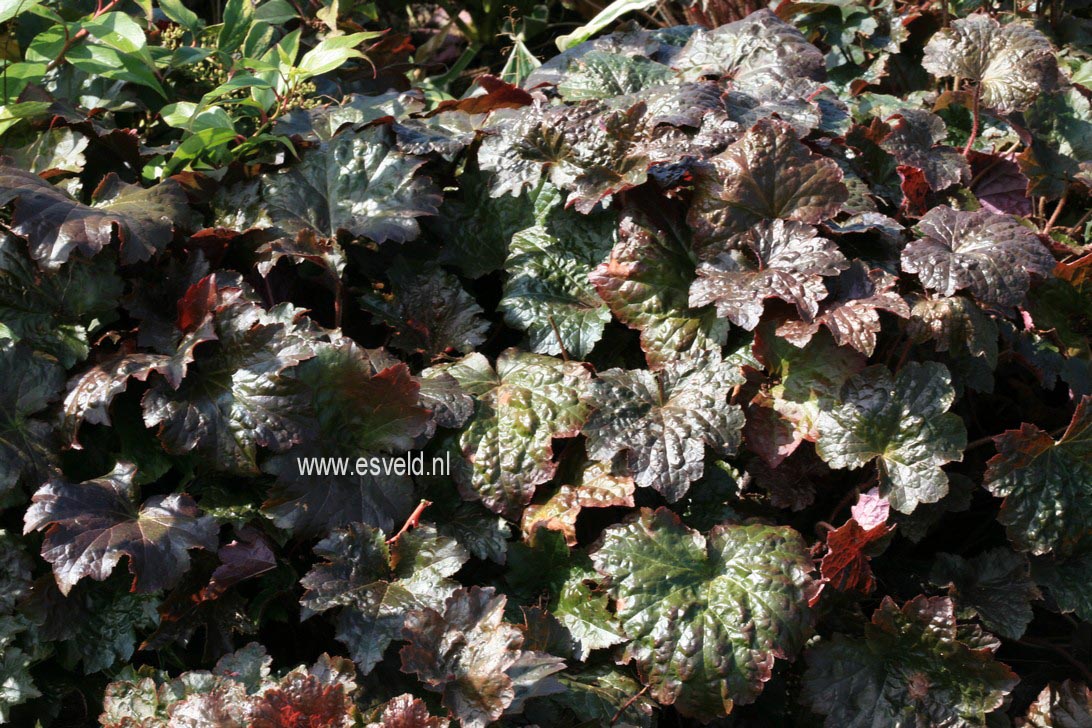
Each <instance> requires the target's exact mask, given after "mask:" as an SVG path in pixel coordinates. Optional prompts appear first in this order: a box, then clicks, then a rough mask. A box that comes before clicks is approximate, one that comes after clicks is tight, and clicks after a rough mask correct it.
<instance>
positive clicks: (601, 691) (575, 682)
mask: <svg viewBox="0 0 1092 728" xmlns="http://www.w3.org/2000/svg"><path fill="white" fill-rule="evenodd" d="M558 682H560V683H561V684H562V685H563V686H564V687H565V690H564V692H560V693H557V694H556V695H551V696H548V697H546V698H544V699H543V700H541V701H538V702H537V703H533V704H532V705H531V706H529V707H528V709H527V714H528V717H529V718H530V719H532V720H537V721H538V723H539V725H543V724H547V725H548V724H555V725H573V726H578V725H605V724H608V723H611V722H612V721H614V720H615V718H616V717H617V719H618V721H617V722H616V723H615V725H626V726H633V727H634V728H652V725H653V710H654V708H655V707H656V703H655V702H654V701H653V700H652V699H651V698H650V697H648V696H647V695H645V694H644V693H643V692H642V690H641V685H640V683H638V682H637V681H636V680H634V679H633V678H632V677H630V675H629V674H628V673H626V672H623V671H621V670H619V669H617V668H613V667H611V666H609V665H607V666H595V667H591V668H590V669H586V670H583V671H581V672H579V673H572V672H568V671H566V672H564V673H562V674H561V675H560V676H559V677H558ZM635 696H636V697H635ZM559 712H560V713H561V714H562V715H565V716H568V715H571V716H572V722H571V723H565V722H560V721H559V715H558V713H559Z"/></svg>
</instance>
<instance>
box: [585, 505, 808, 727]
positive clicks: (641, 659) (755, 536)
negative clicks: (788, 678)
mask: <svg viewBox="0 0 1092 728" xmlns="http://www.w3.org/2000/svg"><path fill="white" fill-rule="evenodd" d="M592 561H593V562H594V564H595V568H596V569H597V570H598V571H599V572H601V573H602V574H604V575H605V576H607V577H609V578H610V584H611V593H612V594H613V595H614V596H615V597H616V599H617V613H618V618H619V620H620V621H621V623H622V626H623V628H624V629H625V631H626V634H627V635H628V636H629V637H630V638H632V640H633V641H632V642H630V643H629V645H628V647H627V650H626V654H625V657H626V658H627V659H635V660H636V661H637V668H638V670H640V673H641V677H642V680H643V681H644V682H645V683H646V684H647V685H649V686H651V690H650V694H651V695H652V697H654V698H655V699H656V700H658V701H659V702H660V703H663V704H665V705H670V704H674V705H675V706H676V707H677V708H678V710H679V711H680V712H682V713H683V714H684V715H689V716H692V717H694V718H697V719H699V720H702V721H709V720H711V719H712V718H715V717H717V716H722V715H725V714H727V713H729V712H730V711H731V710H732V707H733V706H734V705H735V704H736V703H739V704H746V703H750V702H753V701H754V700H755V698H757V697H758V695H759V693H761V691H762V687H763V683H765V682H766V681H767V680H769V679H770V676H771V674H772V670H773V666H774V661H775V658H778V657H780V658H783V659H791V658H793V657H794V656H795V655H796V653H797V651H798V650H800V649H801V648H802V647H803V645H804V641H805V640H806V639H807V637H808V636H809V634H810V631H811V623H812V613H811V611H810V609H809V608H808V598H809V597H810V595H811V593H812V592H813V591H814V587H815V583H814V582H813V581H812V578H811V570H812V565H811V559H810V558H809V557H808V555H807V549H806V547H805V545H804V542H803V539H802V538H800V535H799V534H798V533H796V531H794V530H792V529H791V528H787V527H774V526H764V525H758V524H755V525H748V526H742V525H724V526H717V527H716V528H714V529H713V530H712V531H711V532H710V533H709V535H708V536H702V535H701V534H700V533H698V532H696V531H692V530H690V529H689V528H687V527H686V526H684V525H683V524H682V523H681V522H680V521H679V519H678V517H677V516H675V515H674V514H673V513H671V512H670V511H668V510H666V509H662V508H661V509H660V510H658V511H655V512H653V511H650V510H647V509H643V510H642V511H641V513H640V515H639V516H638V517H637V518H636V519H635V520H631V521H630V522H628V523H626V524H624V525H618V526H612V527H611V528H608V529H607V530H606V532H605V533H604V535H603V541H602V545H601V546H600V547H599V549H598V550H596V551H595V552H594V553H593V554H592Z"/></svg>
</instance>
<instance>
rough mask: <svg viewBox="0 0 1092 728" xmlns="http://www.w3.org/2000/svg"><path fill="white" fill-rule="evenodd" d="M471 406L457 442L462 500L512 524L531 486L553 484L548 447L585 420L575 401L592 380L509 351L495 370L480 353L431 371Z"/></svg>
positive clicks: (573, 368)
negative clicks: (446, 377)
mask: <svg viewBox="0 0 1092 728" xmlns="http://www.w3.org/2000/svg"><path fill="white" fill-rule="evenodd" d="M434 371H443V372H446V373H448V374H450V375H451V376H453V377H455V379H456V380H457V381H458V382H459V385H460V386H462V388H463V389H465V390H466V391H467V392H469V393H471V394H473V395H474V397H475V398H476V399H477V401H478V404H477V410H476V411H475V413H474V416H473V418H472V419H471V420H470V422H469V423H468V424H467V426H466V427H465V428H464V429H463V432H462V434H461V435H460V437H459V446H460V448H461V449H462V453H463V457H464V458H465V460H466V462H465V465H462V467H458V468H456V469H455V473H454V475H455V477H456V479H457V480H458V481H459V485H460V488H461V489H462V490H463V494H464V495H465V496H466V497H468V498H472V499H480V500H481V501H482V503H484V504H485V506H486V507H487V508H489V509H490V510H491V511H493V512H495V513H499V514H501V515H504V516H507V517H509V518H513V519H515V518H518V516H519V514H520V512H521V511H522V510H523V507H524V506H525V505H527V504H528V503H529V502H530V501H531V496H532V495H533V494H534V490H535V486H536V485H539V484H541V483H545V482H546V481H547V480H549V479H550V478H552V477H553V474H554V471H555V470H556V469H557V463H556V462H554V461H553V459H552V457H553V448H552V443H551V440H552V439H553V438H556V437H573V436H574V435H576V434H577V433H578V432H580V428H581V426H582V425H583V424H584V420H585V419H586V418H587V409H588V408H587V405H586V404H585V402H584V401H583V400H582V399H581V396H582V395H583V394H584V391H585V389H586V387H587V385H588V381H589V380H590V379H591V376H590V374H589V373H588V370H587V369H585V368H584V366H583V365H581V364H578V363H576V362H563V361H561V360H560V359H554V358H553V357H549V356H543V355H540V354H530V353H527V352H521V351H517V350H515V349H508V350H507V351H504V352H502V353H501V355H500V357H498V359H497V365H496V369H495V370H494V368H493V367H491V366H490V365H489V362H488V360H487V359H486V358H485V357H484V356H482V355H481V354H479V353H474V354H470V355H469V356H467V357H465V358H464V359H462V360H461V361H459V362H456V363H454V364H448V365H441V366H438V367H434Z"/></svg>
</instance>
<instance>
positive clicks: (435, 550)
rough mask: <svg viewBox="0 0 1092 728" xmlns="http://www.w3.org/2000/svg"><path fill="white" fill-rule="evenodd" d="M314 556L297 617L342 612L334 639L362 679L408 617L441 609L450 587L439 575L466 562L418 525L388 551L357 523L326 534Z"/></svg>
mask: <svg viewBox="0 0 1092 728" xmlns="http://www.w3.org/2000/svg"><path fill="white" fill-rule="evenodd" d="M315 554H317V555H318V556H320V557H322V559H323V561H321V562H319V563H318V564H316V565H315V566H313V567H312V568H311V570H310V571H309V572H307V575H306V576H304V577H303V579H302V580H301V581H300V583H301V584H302V585H303V586H304V588H305V589H306V591H305V592H304V595H303V597H302V598H301V599H300V603H301V604H302V605H303V617H304V618H307V617H309V616H311V615H312V614H314V613H316V612H324V611H327V610H329V609H334V608H338V607H340V608H342V609H341V611H340V613H339V615H338V620H337V624H338V631H337V637H338V639H339V640H341V641H342V642H343V643H345V645H346V646H347V647H348V648H349V652H350V654H352V657H353V661H354V662H356V664H357V667H358V668H359V669H360V671H361V672H362V673H363V674H365V675H366V674H368V673H369V672H371V671H372V669H373V668H374V667H375V666H376V664H378V663H379V661H380V660H381V659H382V658H383V652H384V650H386V649H387V646H388V645H390V643H391V642H392V641H393V640H395V639H397V638H399V637H400V636H401V634H402V621H403V619H404V618H405V616H406V614H407V613H408V612H410V611H411V610H414V609H422V608H424V607H433V608H437V609H439V608H441V607H442V606H443V603H444V599H445V598H446V597H447V596H448V595H450V594H451V593H452V592H453V591H455V589H456V588H457V587H458V584H456V583H455V582H453V581H451V580H450V579H448V578H447V577H449V576H451V575H452V574H454V573H455V572H456V571H458V570H459V568H460V567H461V566H462V565H463V563H465V562H466V560H467V558H468V556H467V554H466V552H465V551H463V549H462V547H461V546H459V545H458V544H457V543H456V542H455V541H454V540H453V539H451V538H448V537H446V536H440V535H438V534H437V533H436V530H435V528H433V527H432V526H429V525H421V526H419V527H417V528H416V529H414V530H412V531H410V532H409V533H406V534H404V535H403V536H401V537H400V538H399V539H398V541H396V542H395V543H394V544H393V545H392V546H388V545H387V544H386V543H385V542H384V538H383V533H382V531H379V530H378V529H375V528H372V527H371V526H367V525H365V524H363V523H354V524H350V525H349V526H348V527H347V528H344V529H339V530H337V531H334V532H333V533H332V534H330V535H329V536H327V537H326V538H325V539H323V540H322V541H320V542H319V543H318V544H317V545H316V546H315Z"/></svg>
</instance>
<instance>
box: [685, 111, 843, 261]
mask: <svg viewBox="0 0 1092 728" xmlns="http://www.w3.org/2000/svg"><path fill="white" fill-rule="evenodd" d="M712 164H713V168H714V170H715V173H708V174H703V175H702V176H701V177H700V178H699V180H698V186H697V190H696V192H695V196H694V203H693V205H692V206H691V208H690V213H689V215H688V217H687V221H688V222H689V223H690V225H691V227H692V228H693V229H694V232H695V234H696V236H697V237H698V239H699V240H700V241H701V242H702V244H703V245H707V244H709V243H712V242H715V241H720V240H726V239H728V238H731V237H732V236H734V235H737V234H739V233H742V232H744V231H746V230H748V229H749V228H751V227H752V226H753V225H754V224H755V223H756V222H758V221H760V220H775V219H778V218H784V219H787V220H795V221H797V222H803V223H809V224H815V223H818V222H820V221H822V220H825V219H826V218H829V217H834V215H836V214H837V213H838V211H839V210H841V209H842V203H844V202H845V201H846V200H847V199H848V198H849V192H848V190H847V189H846V186H845V184H843V183H842V171H841V170H840V169H839V168H838V165H837V164H836V163H835V162H834V161H833V160H831V159H825V158H822V157H819V156H818V155H816V154H814V153H812V151H811V150H810V149H808V148H807V147H806V146H804V145H803V144H802V143H800V141H799V140H798V139H797V138H796V134H795V133H794V132H793V130H792V128H791V127H789V126H788V125H787V124H784V123H782V122H779V121H773V120H763V121H759V122H758V123H757V124H755V126H754V127H753V128H752V129H751V130H750V131H748V132H747V133H746V134H745V135H743V137H742V138H740V139H739V141H737V142H735V143H734V144H732V145H731V146H730V147H728V149H726V150H725V151H724V152H722V153H721V154H719V155H717V156H715V157H713V159H712Z"/></svg>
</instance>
